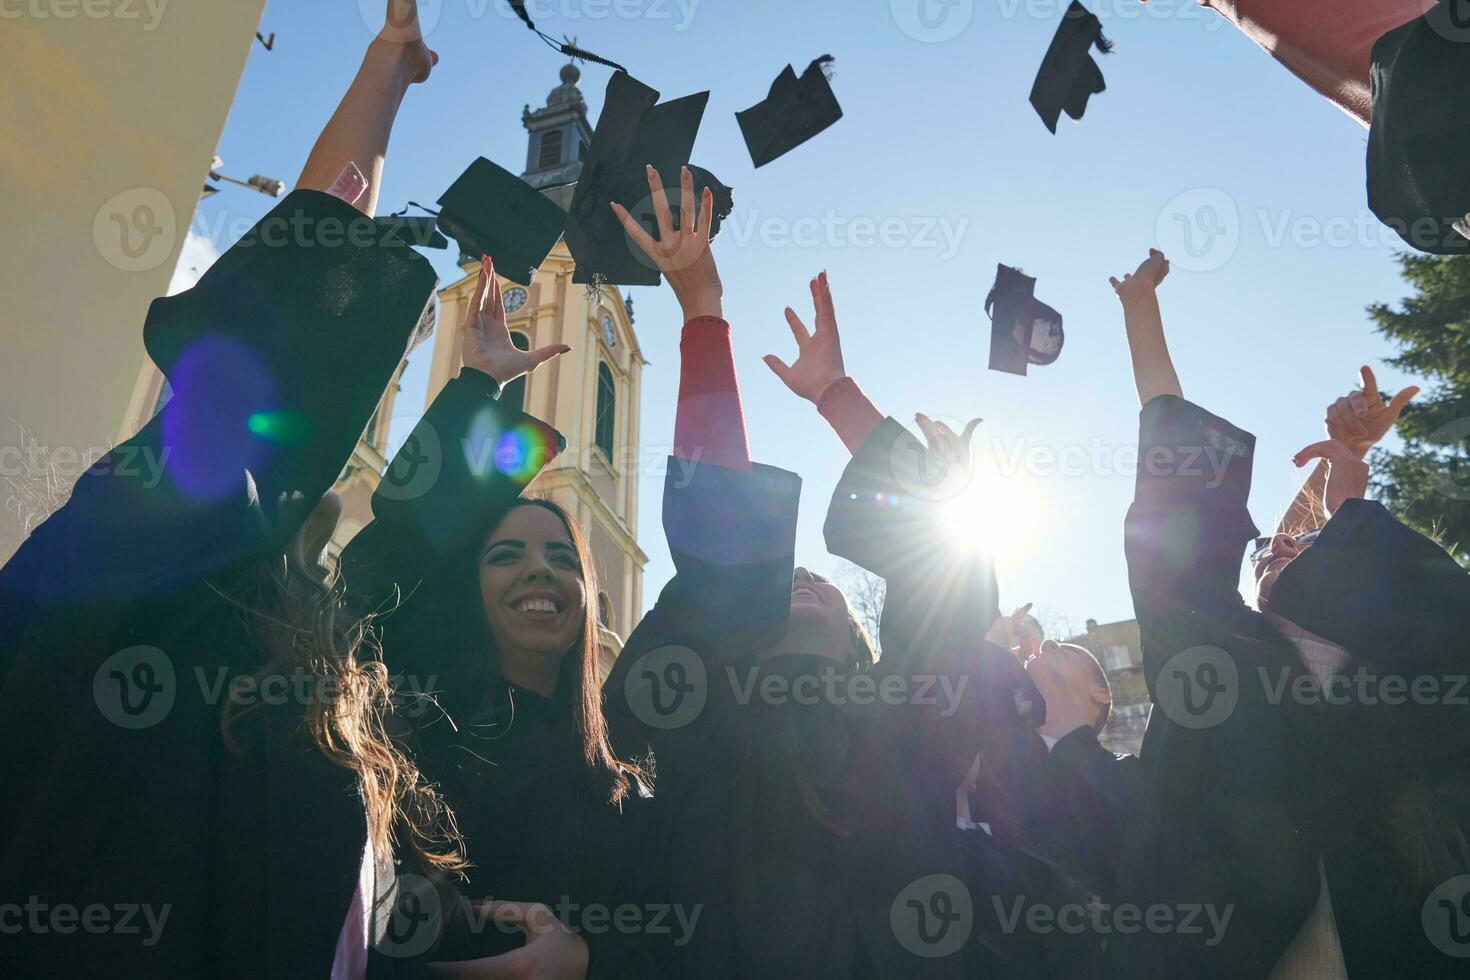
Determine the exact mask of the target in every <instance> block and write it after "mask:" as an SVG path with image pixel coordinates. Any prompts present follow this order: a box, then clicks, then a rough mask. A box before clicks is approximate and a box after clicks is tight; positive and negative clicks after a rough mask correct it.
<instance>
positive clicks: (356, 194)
mask: <svg viewBox="0 0 1470 980" xmlns="http://www.w3.org/2000/svg"><path fill="white" fill-rule="evenodd" d="M438 62H439V56H438V55H437V54H435V53H434V52H433V51H430V50H429V48H428V46H426V45H425V44H424V38H423V32H422V31H421V30H420V28H419V12H418V5H417V4H416V3H415V2H414V0H388V13H387V17H386V20H385V22H384V24H383V29H382V30H381V31H379V32H378V36H377V37H376V38H374V39H373V42H372V43H371V44H369V45H368V49H367V54H366V55H364V56H363V59H362V66H361V67H360V68H358V70H357V77H355V78H354V79H353V80H352V84H351V86H349V87H348V89H347V93H346V94H345V95H344V96H343V97H342V101H341V102H340V103H338V104H337V109H336V111H335V112H333V113H332V118H331V119H329V120H328V121H327V124H326V126H325V127H323V129H322V132H321V135H320V136H318V137H317V141H316V145H315V146H313V147H312V148H311V154H310V155H309V156H308V157H307V158H306V166H305V167H303V168H302V170H301V176H300V177H298V178H296V187H297V188H298V189H300V190H314V191H332V192H334V193H335V194H336V196H338V197H341V198H342V199H343V200H345V201H347V203H348V204H352V205H354V206H355V207H356V208H357V209H358V210H359V211H361V212H362V213H363V214H366V215H368V216H369V217H371V216H372V215H373V213H374V211H375V210H376V209H377V206H378V193H379V191H380V190H381V188H382V184H383V166H384V162H385V161H386V159H387V155H388V137H389V136H390V134H391V133H392V132H393V120H394V119H395V118H397V116H398V108H399V106H400V105H402V104H403V97H404V95H405V94H407V92H408V87H409V86H410V85H413V84H414V83H416V82H422V81H424V80H425V79H427V78H428V77H429V72H430V70H431V69H433V67H434V65H436V64H438Z"/></svg>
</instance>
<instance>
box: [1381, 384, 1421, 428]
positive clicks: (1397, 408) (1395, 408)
mask: <svg viewBox="0 0 1470 980" xmlns="http://www.w3.org/2000/svg"><path fill="white" fill-rule="evenodd" d="M1417 394H1419V386H1418V385H1409V387H1407V388H1405V389H1404V390H1403V391H1401V392H1399V393H1398V394H1397V395H1394V396H1393V399H1392V400H1391V401H1389V403H1388V413H1389V416H1390V417H1391V418H1393V419H1395V420H1397V419H1398V417H1399V413H1400V412H1402V411H1403V410H1404V406H1406V405H1408V404H1409V402H1411V401H1412V400H1413V399H1414V396H1415V395H1417Z"/></svg>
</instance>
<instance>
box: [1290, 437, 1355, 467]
mask: <svg viewBox="0 0 1470 980" xmlns="http://www.w3.org/2000/svg"><path fill="white" fill-rule="evenodd" d="M1345 452H1347V447H1346V446H1344V445H1343V444H1342V443H1340V442H1338V441H1337V440H1336V439H1324V440H1322V441H1321V442H1314V443H1312V444H1311V445H1310V446H1308V447H1307V448H1305V449H1303V450H1302V451H1301V452H1299V453H1297V454H1296V456H1294V457H1292V461H1293V462H1294V463H1296V465H1297V466H1299V467H1300V466H1306V465H1307V463H1309V462H1311V461H1312V460H1314V459H1325V460H1327V462H1329V463H1331V462H1333V461H1334V460H1337V459H1339V458H1341V457H1342V454H1343V453H1345Z"/></svg>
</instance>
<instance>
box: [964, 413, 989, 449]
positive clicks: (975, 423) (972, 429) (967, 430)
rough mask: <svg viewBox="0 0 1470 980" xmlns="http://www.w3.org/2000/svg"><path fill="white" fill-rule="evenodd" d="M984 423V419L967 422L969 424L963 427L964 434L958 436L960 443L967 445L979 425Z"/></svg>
mask: <svg viewBox="0 0 1470 980" xmlns="http://www.w3.org/2000/svg"><path fill="white" fill-rule="evenodd" d="M984 421H985V420H984V419H971V420H970V421H969V424H967V425H966V426H965V431H964V433H963V434H961V436H960V442H963V443H965V444H966V445H969V442H970V437H971V436H972V435H974V434H975V429H976V428H978V427H979V425H980V423H981V422H984Z"/></svg>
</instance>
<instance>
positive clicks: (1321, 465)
mask: <svg viewBox="0 0 1470 980" xmlns="http://www.w3.org/2000/svg"><path fill="white" fill-rule="evenodd" d="M1358 382H1359V387H1358V388H1357V389H1356V390H1354V391H1351V392H1349V393H1348V394H1346V395H1344V396H1342V397H1341V398H1339V399H1337V401H1335V402H1333V403H1332V404H1331V405H1328V406H1327V417H1326V421H1325V423H1324V425H1325V428H1326V431H1327V438H1328V439H1331V440H1335V441H1337V442H1339V443H1341V444H1342V445H1343V446H1345V447H1346V448H1347V450H1348V452H1349V453H1351V454H1352V455H1353V456H1354V457H1355V458H1357V459H1359V460H1363V459H1366V458H1367V456H1368V451H1369V450H1371V449H1372V448H1373V447H1374V446H1376V445H1377V444H1378V442H1379V440H1381V439H1382V438H1383V437H1384V436H1385V435H1387V434H1388V432H1389V430H1390V429H1392V428H1393V427H1394V424H1395V423H1397V422H1398V420H1399V415H1401V414H1402V413H1403V410H1404V407H1405V406H1406V405H1408V404H1409V402H1410V401H1411V400H1413V398H1414V396H1415V395H1417V394H1419V388H1418V386H1417V385H1410V386H1409V387H1407V388H1405V389H1404V390H1403V391H1400V392H1399V393H1398V394H1396V395H1394V396H1393V397H1392V398H1391V399H1389V401H1388V402H1386V403H1385V402H1384V400H1383V395H1382V393H1381V392H1380V391H1379V390H1378V379H1377V378H1376V377H1375V376H1374V374H1373V369H1372V368H1371V367H1369V366H1368V365H1366V364H1365V365H1363V367H1362V369H1361V370H1360V371H1359V373H1358ZM1327 474H1328V463H1327V460H1325V459H1323V460H1321V461H1320V462H1318V463H1317V465H1316V466H1314V467H1313V468H1312V472H1311V475H1309V476H1308V477H1307V482H1306V483H1304V484H1302V488H1301V490H1300V491H1298V493H1297V495H1296V499H1295V500H1293V501H1292V503H1291V506H1290V507H1289V508H1287V511H1286V513H1285V514H1284V515H1282V518H1281V521H1280V523H1278V524H1277V526H1276V533H1277V534H1302V533H1304V532H1306V531H1311V530H1315V529H1316V528H1319V527H1321V526H1322V525H1323V524H1325V523H1327V518H1328V516H1329V514H1328V513H1327V511H1326V510H1325V509H1324V508H1323V505H1322V500H1323V494H1324V493H1325V492H1326V490H1327Z"/></svg>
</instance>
